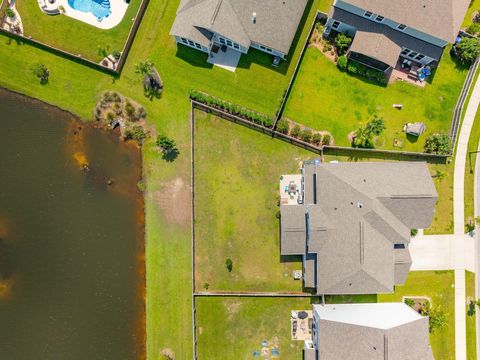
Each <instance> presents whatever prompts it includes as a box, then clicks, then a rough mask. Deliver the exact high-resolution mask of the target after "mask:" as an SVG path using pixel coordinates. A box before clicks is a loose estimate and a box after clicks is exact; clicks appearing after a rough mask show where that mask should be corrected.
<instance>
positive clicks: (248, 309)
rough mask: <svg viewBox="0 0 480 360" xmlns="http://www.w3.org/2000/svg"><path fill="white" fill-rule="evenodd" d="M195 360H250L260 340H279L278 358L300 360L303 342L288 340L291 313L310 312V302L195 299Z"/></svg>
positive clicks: (253, 299)
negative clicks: (292, 311)
mask: <svg viewBox="0 0 480 360" xmlns="http://www.w3.org/2000/svg"><path fill="white" fill-rule="evenodd" d="M196 308H197V354H198V359H200V360H203V359H209V360H210V359H211V360H215V359H219V360H220V359H222V360H223V359H253V356H252V354H253V352H254V351H260V350H261V348H262V345H261V343H262V340H267V341H268V342H269V343H274V342H275V338H277V339H278V344H279V346H278V349H279V351H280V356H281V359H292V360H293V359H297V360H301V359H302V349H303V341H295V340H291V336H290V311H291V310H311V309H312V305H311V302H310V299H308V298H307V299H305V298H302V299H296V298H235V297H228V298H217V297H215V298H213V297H208V298H206V297H197V298H196Z"/></svg>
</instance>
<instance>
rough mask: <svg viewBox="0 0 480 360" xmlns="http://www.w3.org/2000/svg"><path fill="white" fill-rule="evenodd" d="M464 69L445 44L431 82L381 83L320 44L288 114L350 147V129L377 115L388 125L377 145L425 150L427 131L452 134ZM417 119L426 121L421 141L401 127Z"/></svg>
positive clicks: (307, 61)
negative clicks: (345, 65) (339, 62)
mask: <svg viewBox="0 0 480 360" xmlns="http://www.w3.org/2000/svg"><path fill="white" fill-rule="evenodd" d="M466 74H467V69H465V68H459V67H457V65H456V64H455V62H454V61H452V59H451V57H450V55H449V49H448V48H447V49H446V50H445V52H444V56H443V57H442V60H441V62H440V65H439V67H438V69H437V71H436V73H435V76H434V77H433V81H432V84H427V85H426V87H425V88H420V87H417V86H414V85H412V84H407V83H402V82H396V83H394V84H390V85H388V86H386V87H383V86H379V85H376V84H373V83H369V82H367V81H364V80H362V79H359V78H357V77H354V76H351V75H349V74H347V73H345V72H341V71H340V70H338V69H337V67H336V66H335V64H333V63H332V62H331V61H329V60H328V59H327V58H326V57H325V56H324V55H323V54H322V53H321V52H320V51H319V50H318V49H317V48H315V47H309V48H308V49H307V51H306V53H305V56H304V58H303V60H302V65H301V67H300V70H299V73H298V76H297V78H296V80H295V83H294V85H293V88H292V91H291V93H290V96H289V99H288V102H287V105H286V109H285V112H284V115H285V116H286V117H287V118H290V119H292V120H296V121H298V122H299V123H302V124H304V125H306V126H308V127H311V128H313V129H317V130H327V131H330V132H331V133H332V135H333V137H334V138H335V140H336V143H337V145H343V146H350V143H349V140H348V134H349V133H350V132H352V131H355V130H357V129H358V127H359V126H360V125H362V124H365V123H367V122H368V121H369V120H371V118H372V116H373V114H377V115H379V116H382V117H383V118H384V120H385V122H386V126H387V129H386V131H385V132H384V134H383V135H381V136H380V138H379V139H377V141H376V147H377V148H382V149H397V150H405V151H423V145H424V141H425V139H426V137H427V136H428V135H429V134H431V133H434V132H444V133H448V131H449V129H450V124H451V117H452V111H453V108H454V107H455V103H456V101H457V98H458V95H459V94H460V89H461V88H462V85H463V81H464V79H465V76H466ZM339 99H341V100H340V101H339ZM398 103H401V104H403V109H402V110H397V109H395V108H393V107H392V104H398ZM415 121H423V122H424V123H425V124H426V126H427V131H426V133H425V134H423V135H422V136H421V137H420V139H418V141H416V139H412V138H410V137H409V138H406V136H405V133H403V132H402V128H403V125H404V124H405V123H406V122H415ZM394 139H400V140H403V142H404V145H403V147H402V148H394V146H393V141H394Z"/></svg>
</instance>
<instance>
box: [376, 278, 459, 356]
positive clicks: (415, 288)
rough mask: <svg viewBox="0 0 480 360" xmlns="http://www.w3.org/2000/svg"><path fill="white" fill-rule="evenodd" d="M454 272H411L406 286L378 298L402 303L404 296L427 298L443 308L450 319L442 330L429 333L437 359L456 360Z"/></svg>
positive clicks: (381, 300) (398, 287)
mask: <svg viewBox="0 0 480 360" xmlns="http://www.w3.org/2000/svg"><path fill="white" fill-rule="evenodd" d="M454 283H455V277H454V273H453V271H411V272H410V274H409V275H408V278H407V282H406V283H405V285H401V286H396V287H395V293H394V294H381V295H378V301H379V302H389V301H402V296H427V297H429V298H430V299H431V304H432V306H434V307H436V306H440V307H441V309H442V311H443V312H445V314H446V316H447V324H446V326H445V327H444V328H443V329H440V330H437V331H435V333H433V334H430V344H431V346H432V350H433V355H434V357H435V359H437V360H451V359H452V360H453V359H454V358H455V314H454V311H455V290H454V288H453V284H454Z"/></svg>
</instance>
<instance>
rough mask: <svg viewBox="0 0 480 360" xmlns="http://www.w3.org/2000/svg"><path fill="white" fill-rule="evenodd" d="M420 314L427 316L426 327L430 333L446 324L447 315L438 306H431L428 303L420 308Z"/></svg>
mask: <svg viewBox="0 0 480 360" xmlns="http://www.w3.org/2000/svg"><path fill="white" fill-rule="evenodd" d="M422 315H423V316H428V317H429V322H428V328H429V331H430V333H432V334H433V333H434V332H435V331H436V330H440V329H442V328H444V327H445V325H447V317H446V315H445V313H444V312H443V311H442V309H441V308H440V307H436V308H433V307H432V306H430V304H428V306H424V307H423V308H422Z"/></svg>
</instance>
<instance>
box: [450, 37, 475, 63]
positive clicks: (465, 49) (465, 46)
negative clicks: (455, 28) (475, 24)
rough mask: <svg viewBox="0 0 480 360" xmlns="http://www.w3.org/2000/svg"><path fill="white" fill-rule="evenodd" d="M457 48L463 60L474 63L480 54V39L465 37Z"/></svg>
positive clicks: (459, 56)
mask: <svg viewBox="0 0 480 360" xmlns="http://www.w3.org/2000/svg"><path fill="white" fill-rule="evenodd" d="M455 48H456V50H457V51H456V53H457V56H458V58H459V60H460V61H461V62H463V63H465V64H472V63H473V62H474V61H475V60H476V59H477V57H479V56H480V39H476V38H469V37H463V38H462V41H460V42H459V43H458V44H457V45H455Z"/></svg>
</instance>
